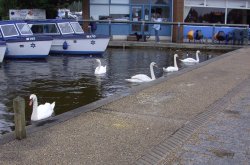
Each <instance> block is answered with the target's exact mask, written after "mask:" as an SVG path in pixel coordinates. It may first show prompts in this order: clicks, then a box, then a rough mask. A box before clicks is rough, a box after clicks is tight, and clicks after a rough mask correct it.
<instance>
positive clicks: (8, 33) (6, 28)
mask: <svg viewBox="0 0 250 165" xmlns="http://www.w3.org/2000/svg"><path fill="white" fill-rule="evenodd" d="M0 28H1V31H2V33H3V36H4V37H13V36H19V34H18V32H17V29H16V26H15V25H14V24H5V25H1V26H0Z"/></svg>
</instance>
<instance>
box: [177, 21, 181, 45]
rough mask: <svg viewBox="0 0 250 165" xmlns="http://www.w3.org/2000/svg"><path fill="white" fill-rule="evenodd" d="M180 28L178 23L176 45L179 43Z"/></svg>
mask: <svg viewBox="0 0 250 165" xmlns="http://www.w3.org/2000/svg"><path fill="white" fill-rule="evenodd" d="M180 28H181V24H180V22H178V32H177V41H178V43H180V33H181V30H180Z"/></svg>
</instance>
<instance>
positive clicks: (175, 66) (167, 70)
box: [163, 54, 179, 72]
mask: <svg viewBox="0 0 250 165" xmlns="http://www.w3.org/2000/svg"><path fill="white" fill-rule="evenodd" d="M177 57H178V54H175V55H174V66H169V67H167V68H164V67H163V71H164V72H175V71H178V70H179V68H178V66H177V62H176V58H177Z"/></svg>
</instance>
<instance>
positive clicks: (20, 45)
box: [0, 20, 52, 58]
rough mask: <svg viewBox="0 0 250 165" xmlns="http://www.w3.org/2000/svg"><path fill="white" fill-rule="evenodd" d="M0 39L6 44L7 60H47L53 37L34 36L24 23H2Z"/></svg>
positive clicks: (0, 22) (0, 25)
mask: <svg viewBox="0 0 250 165" xmlns="http://www.w3.org/2000/svg"><path fill="white" fill-rule="evenodd" d="M0 31H1V32H0V38H1V40H3V41H5V42H6V46H7V50H6V53H5V57H6V58H45V57H47V56H48V55H49V51H50V47H51V43H52V37H49V36H34V35H33V33H32V31H31V29H30V27H29V26H28V24H27V23H26V22H24V21H21V20H20V21H0Z"/></svg>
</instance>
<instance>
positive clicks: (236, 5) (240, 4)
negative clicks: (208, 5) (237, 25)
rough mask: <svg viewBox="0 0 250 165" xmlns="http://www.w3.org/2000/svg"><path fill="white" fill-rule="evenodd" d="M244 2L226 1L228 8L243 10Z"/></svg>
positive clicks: (244, 0) (238, 0) (240, 0)
mask: <svg viewBox="0 0 250 165" xmlns="http://www.w3.org/2000/svg"><path fill="white" fill-rule="evenodd" d="M246 4H247V3H246V0H237V1H235V0H228V4H227V5H228V8H245V7H246Z"/></svg>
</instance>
